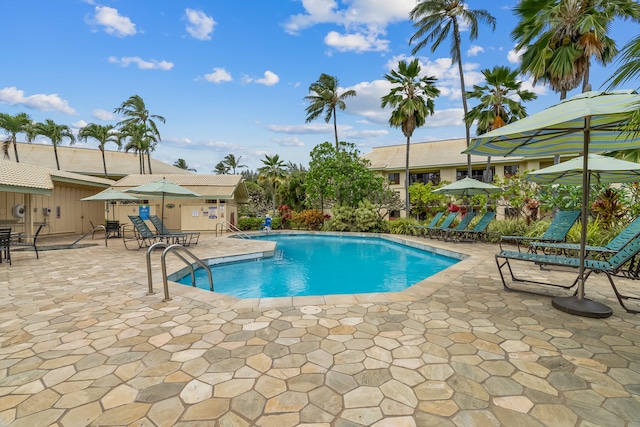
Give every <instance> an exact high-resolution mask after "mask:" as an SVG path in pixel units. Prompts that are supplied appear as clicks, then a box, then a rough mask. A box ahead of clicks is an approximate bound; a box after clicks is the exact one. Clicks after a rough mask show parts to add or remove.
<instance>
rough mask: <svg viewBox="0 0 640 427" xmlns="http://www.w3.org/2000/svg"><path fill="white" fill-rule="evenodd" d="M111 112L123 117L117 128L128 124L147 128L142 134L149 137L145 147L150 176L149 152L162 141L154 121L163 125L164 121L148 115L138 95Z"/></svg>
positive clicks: (159, 117) (156, 116)
mask: <svg viewBox="0 0 640 427" xmlns="http://www.w3.org/2000/svg"><path fill="white" fill-rule="evenodd" d="M113 112H114V113H116V114H122V115H123V116H124V117H125V119H124V120H122V121H121V122H119V123H118V124H117V126H118V127H122V126H127V125H129V124H138V125H144V127H145V128H147V129H146V130H145V132H144V133H145V134H148V135H150V136H151V137H150V138H148V139H149V141H148V142H149V144H148V145H147V147H146V154H147V162H148V164H149V174H151V173H152V171H151V158H150V156H149V152H150V151H153V150H154V149H155V146H156V145H157V143H158V141H160V140H161V139H162V138H161V137H160V132H159V131H158V126H157V125H156V122H155V121H156V120H158V121H160V122H162V123H165V122H166V119H165V118H164V117H162V116H159V115H157V114H150V113H149V110H147V107H146V105H145V104H144V100H143V99H142V97H140V96H139V95H133V96H131V97H129V99H127V100H126V101H124V102H123V103H122V105H120V107H118V108H116V109H114V110H113Z"/></svg>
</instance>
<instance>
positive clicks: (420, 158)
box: [362, 138, 522, 170]
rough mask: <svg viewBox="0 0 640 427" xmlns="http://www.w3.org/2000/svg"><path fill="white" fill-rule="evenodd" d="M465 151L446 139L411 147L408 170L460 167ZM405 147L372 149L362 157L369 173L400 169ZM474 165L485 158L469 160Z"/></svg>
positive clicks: (459, 142) (459, 143) (508, 159)
mask: <svg viewBox="0 0 640 427" xmlns="http://www.w3.org/2000/svg"><path fill="white" fill-rule="evenodd" d="M465 148H466V140H465V139H464V138H461V139H448V140H443V141H432V142H418V143H412V144H411V147H410V148H409V167H410V168H411V169H435V168H438V167H451V166H463V165H466V164H467V155H466V154H461V153H462V151H463V150H464V149H465ZM406 153H407V146H406V144H401V145H388V146H384V147H374V148H373V150H372V151H371V152H370V153H367V154H365V155H363V156H362V157H364V158H366V159H368V160H370V161H371V166H370V168H371V169H376V170H385V169H387V170H392V169H404V167H405V164H406V155H407V154H406ZM521 159H522V157H515V156H514V157H492V158H491V163H513V162H518V161H520V160H521ZM471 162H472V163H474V164H484V163H486V162H487V158H486V156H471Z"/></svg>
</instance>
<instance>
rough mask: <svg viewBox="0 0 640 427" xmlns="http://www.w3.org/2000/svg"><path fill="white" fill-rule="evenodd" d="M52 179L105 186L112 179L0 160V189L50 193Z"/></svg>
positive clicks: (109, 183) (108, 184)
mask: <svg viewBox="0 0 640 427" xmlns="http://www.w3.org/2000/svg"><path fill="white" fill-rule="evenodd" d="M54 181H64V182H71V183H75V184H80V185H87V186H95V187H101V188H105V187H108V186H110V185H111V184H113V181H111V180H109V179H104V178H96V177H92V176H86V175H80V174H77V173H72V172H65V171H59V170H56V169H49V168H45V167H40V166H34V165H28V164H24V163H15V162H12V161H9V160H0V190H1V191H11V192H20V193H46V194H48V193H50V192H51V191H52V190H53V183H54Z"/></svg>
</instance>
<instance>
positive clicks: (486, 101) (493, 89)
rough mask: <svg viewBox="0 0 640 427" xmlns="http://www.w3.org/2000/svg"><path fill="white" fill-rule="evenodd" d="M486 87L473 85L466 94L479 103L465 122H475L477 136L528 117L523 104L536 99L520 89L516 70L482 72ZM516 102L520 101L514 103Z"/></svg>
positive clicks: (488, 178)
mask: <svg viewBox="0 0 640 427" xmlns="http://www.w3.org/2000/svg"><path fill="white" fill-rule="evenodd" d="M482 75H483V76H484V78H485V82H486V84H484V85H482V86H480V85H473V90H472V91H469V92H467V98H473V99H477V100H479V102H480V103H479V104H478V105H476V106H475V107H473V108H472V109H471V110H469V113H468V114H467V115H466V116H465V122H466V123H467V125H468V126H469V127H470V126H471V125H472V124H473V122H474V121H475V122H477V127H476V134H477V135H482V134H483V133H487V132H489V131H491V130H494V129H498V128H500V127H502V126H504V125H506V124H509V123H512V122H515V121H516V120H519V119H521V118H523V117H526V116H527V110H526V108H525V107H524V106H523V105H522V104H521V102H523V101H532V100H534V99H536V98H537V97H538V96H537V95H536V94H535V93H534V92H531V91H528V90H524V89H522V82H521V81H519V80H517V77H518V71H517V70H511V69H510V68H509V67H505V66H495V67H493V69H491V70H490V69H488V68H487V69H484V70H482ZM517 99H519V101H518V100H517ZM490 175H491V156H488V157H487V168H486V171H485V181H486V182H491V176H490Z"/></svg>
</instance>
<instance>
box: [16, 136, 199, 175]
mask: <svg viewBox="0 0 640 427" xmlns="http://www.w3.org/2000/svg"><path fill="white" fill-rule="evenodd" d="M9 154H10V155H11V156H12V160H15V159H13V150H10V151H9ZM18 156H19V158H20V163H26V164H30V165H36V166H44V167H48V168H51V169H56V158H55V156H54V154H53V147H52V146H51V145H50V144H25V143H18ZM58 160H59V161H60V169H62V170H65V171H70V172H75V173H79V174H83V175H94V176H100V175H103V174H104V167H103V165H102V155H101V153H100V150H98V149H97V148H86V147H75V146H74V147H67V146H58ZM105 162H106V164H107V173H108V174H109V176H112V177H121V176H126V175H129V174H132V173H135V174H137V173H140V163H139V160H138V156H137V155H136V154H135V153H134V152H129V153H125V152H124V151H111V150H105ZM146 166H147V160H146V158H145V167H146ZM151 172H153V173H154V174H156V173H158V174H161V173H164V174H175V173H179V174H186V173H188V172H187V171H185V170H184V169H180V168H177V167H175V166H173V165H170V164H167V163H164V162H161V161H159V160H156V159H154V158H153V157H151Z"/></svg>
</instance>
